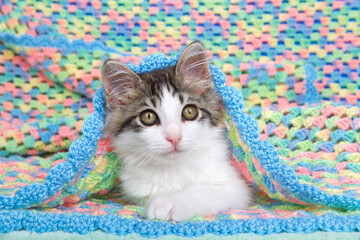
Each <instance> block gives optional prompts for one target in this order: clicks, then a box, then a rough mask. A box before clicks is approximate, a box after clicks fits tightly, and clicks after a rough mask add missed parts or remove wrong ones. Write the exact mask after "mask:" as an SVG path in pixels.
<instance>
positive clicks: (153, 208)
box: [102, 42, 250, 221]
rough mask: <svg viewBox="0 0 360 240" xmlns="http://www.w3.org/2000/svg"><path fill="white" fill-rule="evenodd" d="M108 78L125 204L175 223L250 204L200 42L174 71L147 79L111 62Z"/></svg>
mask: <svg viewBox="0 0 360 240" xmlns="http://www.w3.org/2000/svg"><path fill="white" fill-rule="evenodd" d="M102 80H103V83H104V88H105V95H106V102H107V112H106V122H105V127H104V132H105V133H106V134H108V135H109V136H110V138H111V141H112V144H113V146H114V148H115V151H116V153H117V154H118V157H119V158H121V159H122V162H123V163H122V164H123V165H122V168H121V170H120V172H119V176H120V179H121V190H122V192H123V194H124V197H125V199H126V200H127V201H130V202H131V203H133V204H138V205H142V206H145V207H146V216H147V217H148V218H149V219H160V220H174V221H183V220H187V219H190V218H191V217H194V216H209V215H215V214H217V213H219V212H221V211H224V210H228V209H230V208H246V207H247V206H248V204H249V202H250V190H249V189H248V187H247V185H246V184H245V182H244V181H243V180H242V179H241V178H240V177H239V175H238V173H237V172H236V170H235V169H234V168H233V167H232V166H231V163H230V157H229V151H228V144H227V140H226V138H225V135H224V132H223V129H224V123H223V120H222V118H221V115H222V114H221V107H220V106H221V98H220V97H219V96H218V95H217V93H216V91H215V89H214V85H213V82H212V80H211V76H210V70H209V64H208V59H207V56H206V51H205V50H204V48H203V46H202V44H201V43H199V42H194V43H192V44H190V45H188V46H187V47H186V48H185V50H184V51H183V53H182V54H181V56H180V58H179V60H178V63H177V64H176V66H171V67H168V68H167V69H161V70H154V71H151V72H148V73H143V74H135V73H134V72H133V71H131V70H130V69H129V68H128V67H127V66H125V65H124V64H122V63H120V62H118V61H116V60H107V61H106V62H105V63H104V66H103V69H102Z"/></svg>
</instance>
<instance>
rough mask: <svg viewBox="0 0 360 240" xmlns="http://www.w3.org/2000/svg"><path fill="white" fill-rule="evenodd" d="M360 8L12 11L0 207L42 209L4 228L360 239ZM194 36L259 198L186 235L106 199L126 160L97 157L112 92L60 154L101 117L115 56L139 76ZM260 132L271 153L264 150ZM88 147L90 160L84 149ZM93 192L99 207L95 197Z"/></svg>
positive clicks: (2, 93)
mask: <svg viewBox="0 0 360 240" xmlns="http://www.w3.org/2000/svg"><path fill="white" fill-rule="evenodd" d="M359 6H360V3H359V1H334V2H332V1H323V2H320V1H304V2H300V3H298V1H290V2H285V1H271V2H266V1H239V2H237V1H231V2H225V3H223V2H222V1H218V2H217V1H186V2H180V1H165V2H159V3H158V2H156V1H150V2H140V1H131V2H130V1H129V2H115V1H108V2H105V1H104V2H99V1H92V2H87V1H61V2H59V3H52V2H50V1H49V2H46V1H42V2H35V1H34V2H33V3H32V2H31V1H26V2H22V1H17V2H16V3H15V2H14V3H12V2H11V1H10V2H8V3H3V4H2V5H1V7H0V11H1V12H0V13H1V15H0V31H1V32H0V39H1V45H0V102H1V105H2V106H0V122H1V124H0V126H1V127H0V156H1V158H0V184H1V186H0V195H1V196H0V207H1V209H24V208H27V207H31V206H36V205H41V207H40V208H36V209H33V210H3V211H1V212H0V218H1V220H0V231H2V232H9V231H14V230H20V229H26V230H28V231H37V232H47V231H56V230H62V231H67V232H79V233H86V232H89V231H93V230H95V229H102V230H104V231H106V232H110V233H115V234H127V233H132V232H137V233H140V234H142V235H143V236H150V237H154V236H161V235H166V234H176V235H181V236H198V235H202V234H206V233H216V234H237V233H241V232H254V233H258V234H269V233H278V232H281V231H286V232H313V231H316V230H325V231H358V230H359V223H358V222H359V217H358V212H357V211H358V210H357V209H359V200H358V199H359V189H360V188H359V179H360V178H359V172H360V168H359V163H358V162H359V160H360V155H359V153H358V151H359V143H360V134H359V130H358V129H359V128H360V121H359V108H358V107H359V97H360V91H359V84H360V82H359V80H358V79H359V72H360V68H359V54H360V50H359V49H360V48H359V47H360V30H359V23H360V18H359V15H358V12H359V11H360V9H359ZM195 39H198V40H202V41H203V43H204V44H205V47H206V48H207V49H209V55H210V56H213V60H212V61H213V63H214V65H215V66H217V67H219V68H220V69H221V71H222V72H223V73H225V77H222V74H221V72H220V70H218V69H217V68H212V71H215V72H216V73H217V74H215V79H214V80H215V83H216V86H217V89H218V91H219V92H220V93H221V94H222V96H223V97H224V103H225V106H226V108H227V112H228V114H229V116H230V117H231V121H230V120H229V119H228V120H229V121H228V122H229V123H232V122H235V123H237V125H236V127H238V129H237V130H236V128H235V127H233V126H232V124H230V125H229V130H230V131H229V137H230V139H232V140H233V143H234V155H235V156H236V158H237V159H238V160H239V161H238V160H236V161H238V164H237V165H236V166H237V167H239V168H241V171H242V173H243V174H244V176H245V178H246V179H247V180H248V181H249V182H251V183H252V186H253V187H254V188H255V189H257V190H259V191H258V193H257V194H256V201H255V203H254V205H253V206H251V208H250V209H249V210H231V211H228V212H225V213H223V214H220V215H219V216H216V217H207V218H194V219H192V221H189V222H186V223H181V224H175V223H164V222H159V221H147V220H145V219H144V217H143V216H144V214H143V209H142V208H139V207H136V206H128V205H123V204H122V203H119V202H117V201H116V200H111V198H112V196H110V199H108V198H105V197H109V194H108V192H107V191H106V190H105V191H104V189H109V188H111V186H112V185H113V184H114V183H115V182H116V179H115V176H114V174H113V171H111V170H112V169H115V168H116V167H117V166H116V161H115V160H116V159H115V157H114V156H113V155H112V154H105V152H106V140H105V139H103V140H100V144H99V145H100V148H98V149H97V151H96V147H97V143H98V140H99V139H101V133H100V132H99V127H100V126H101V119H103V112H102V101H103V100H102V93H101V90H100V91H99V92H98V94H97V95H96V96H97V97H96V98H95V100H94V104H95V109H96V112H95V113H94V115H92V117H89V118H88V120H87V122H88V124H85V125H84V126H85V127H84V129H85V131H83V132H84V135H85V136H84V138H82V139H83V140H76V141H75V142H74V144H73V146H74V147H71V148H70V150H69V154H66V153H60V154H57V155H54V156H53V157H51V156H52V155H53V154H54V153H55V152H59V151H60V152H63V151H66V150H67V149H68V148H69V146H70V144H71V142H72V141H74V140H75V139H77V138H78V137H79V135H81V133H80V132H81V127H82V126H83V122H84V120H85V119H86V118H87V117H88V116H89V114H90V113H92V112H94V110H95V109H94V105H93V104H92V102H91V99H92V97H93V96H94V94H95V90H96V89H98V88H99V86H100V84H101V82H100V80H99V76H100V70H99V69H100V66H101V63H102V61H103V60H104V59H106V58H108V57H112V58H119V59H120V60H121V61H122V62H124V63H127V64H136V65H139V64H140V61H141V59H142V56H147V55H150V54H152V53H155V52H163V53H165V54H166V55H170V56H174V55H175V54H176V52H177V51H178V50H179V48H180V47H181V46H182V45H184V44H185V43H188V42H190V41H191V40H195ZM152 61H153V63H155V64H153V65H154V66H158V67H159V63H161V62H166V61H167V60H165V59H164V58H162V57H160V56H159V55H156V56H152V57H149V58H146V59H145V60H144V62H145V64H144V63H143V64H142V65H141V64H140V68H137V67H135V66H133V69H134V70H138V71H141V70H146V69H149V68H148V66H147V65H146V63H149V62H152ZM172 61H173V62H174V61H176V57H175V58H173V60H172ZM225 84H226V86H232V87H235V88H229V87H226V86H225ZM235 89H237V90H239V91H236V90H235ZM240 92H241V93H242V96H241V95H240V94H239V93H240ZM242 103H244V104H243V105H242ZM243 111H245V112H246V113H249V114H251V115H252V116H253V117H250V115H247V114H244V113H243ZM254 118H255V119H256V120H257V123H258V126H259V127H258V128H257V127H256V122H254ZM90 126H91V127H90ZM258 133H260V135H259V137H260V140H266V142H259V139H258V138H257V135H258ZM239 136H240V137H239ZM89 142H90V143H91V144H90V145H88V143H89ZM259 143H261V144H259ZM269 143H270V144H271V145H273V146H275V147H276V150H277V152H278V154H279V157H278V155H277V154H276V152H275V151H274V149H273V148H272V147H271V145H270V144H269ZM75 146H77V147H75ZM83 146H86V148H85V149H88V151H87V150H79V149H83V148H84V147H83ZM101 146H102V147H101ZM257 146H259V147H257ZM81 147H83V148H81ZM93 154H96V157H95V158H92V160H91V161H90V162H88V159H90V157H91V156H92V155H93ZM54 166H56V167H55V168H54ZM64 173H66V174H64ZM31 183H37V184H36V185H31V186H29V185H30V184H31ZM17 190H20V191H18V192H17V193H15V192H16V191H17ZM99 191H100V192H99ZM91 193H99V194H98V195H101V197H99V196H96V197H92V198H89V195H90V194H91ZM269 197H270V198H269ZM104 198H105V199H104ZM101 199H102V200H101ZM279 200H283V201H279ZM286 202H290V203H286ZM298 203H300V205H299V204H298ZM59 204H60V206H59ZM305 204H312V205H305ZM314 204H315V205H314ZM331 207H335V208H331ZM338 208H340V209H338ZM335 209H338V210H335ZM45 220H46V221H45ZM80 220H81V221H80Z"/></svg>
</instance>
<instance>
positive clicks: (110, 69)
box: [101, 59, 140, 107]
mask: <svg viewBox="0 0 360 240" xmlns="http://www.w3.org/2000/svg"><path fill="white" fill-rule="evenodd" d="M101 79H102V81H103V83H104V89H105V96H106V101H107V103H108V104H109V105H110V106H111V107H124V106H126V105H127V104H128V103H129V101H131V99H133V98H134V96H135V95H136V90H135V89H136V86H137V84H138V83H139V82H140V78H139V76H138V75H137V74H136V73H134V72H133V71H132V70H131V69H130V68H128V67H127V66H126V65H124V64H122V63H121V62H119V61H116V60H113V59H108V60H106V61H105V63H104V65H103V67H102V70H101Z"/></svg>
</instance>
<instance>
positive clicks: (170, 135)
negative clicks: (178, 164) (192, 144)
mask: <svg viewBox="0 0 360 240" xmlns="http://www.w3.org/2000/svg"><path fill="white" fill-rule="evenodd" d="M181 138H182V135H181V128H180V126H179V125H178V124H176V123H169V124H168V125H167V127H166V140H167V141H168V142H169V143H171V144H172V145H173V146H174V147H175V148H176V145H178V144H179V142H180V141H181Z"/></svg>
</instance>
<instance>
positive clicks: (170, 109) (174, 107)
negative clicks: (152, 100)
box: [158, 86, 187, 122]
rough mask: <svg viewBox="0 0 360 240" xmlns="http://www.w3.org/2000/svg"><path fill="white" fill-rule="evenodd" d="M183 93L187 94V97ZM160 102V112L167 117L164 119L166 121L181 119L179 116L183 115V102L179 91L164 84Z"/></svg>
mask: <svg viewBox="0 0 360 240" xmlns="http://www.w3.org/2000/svg"><path fill="white" fill-rule="evenodd" d="M183 95H185V98H186V97H187V96H186V94H183ZM160 102H161V103H160V105H159V106H158V110H159V114H161V115H162V117H163V118H165V119H164V120H165V121H166V122H169V121H176V122H178V121H180V118H179V116H181V110H182V107H183V103H181V101H180V98H179V93H177V92H176V91H172V89H169V88H167V87H165V86H164V87H163V88H162V94H161V98H160Z"/></svg>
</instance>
